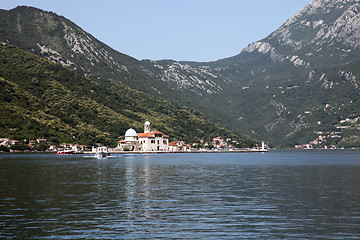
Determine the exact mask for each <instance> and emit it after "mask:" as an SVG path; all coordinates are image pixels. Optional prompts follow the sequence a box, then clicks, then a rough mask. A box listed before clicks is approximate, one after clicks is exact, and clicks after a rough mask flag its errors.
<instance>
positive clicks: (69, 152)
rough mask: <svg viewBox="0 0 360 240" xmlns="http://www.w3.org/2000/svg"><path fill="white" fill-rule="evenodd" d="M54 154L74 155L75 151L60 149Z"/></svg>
mask: <svg viewBox="0 0 360 240" xmlns="http://www.w3.org/2000/svg"><path fill="white" fill-rule="evenodd" d="M56 154H75V151H74V150H72V149H67V148H65V149H60V150H59V151H57V152H56Z"/></svg>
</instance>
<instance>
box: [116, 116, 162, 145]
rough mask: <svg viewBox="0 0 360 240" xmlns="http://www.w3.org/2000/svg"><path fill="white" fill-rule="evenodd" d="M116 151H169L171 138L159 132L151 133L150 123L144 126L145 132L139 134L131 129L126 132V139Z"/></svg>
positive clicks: (147, 122) (120, 142) (119, 143)
mask: <svg viewBox="0 0 360 240" xmlns="http://www.w3.org/2000/svg"><path fill="white" fill-rule="evenodd" d="M115 150H120V151H144V152H153V151H157V152H159V151H164V152H167V151H169V136H167V135H165V134H163V133H162V132H159V131H156V130H154V131H151V128H150V122H149V121H146V122H145V124H144V132H143V133H137V132H136V131H135V130H134V129H132V128H130V129H128V130H127V131H126V132H125V139H124V140H121V141H119V142H118V146H117V148H116V149H115Z"/></svg>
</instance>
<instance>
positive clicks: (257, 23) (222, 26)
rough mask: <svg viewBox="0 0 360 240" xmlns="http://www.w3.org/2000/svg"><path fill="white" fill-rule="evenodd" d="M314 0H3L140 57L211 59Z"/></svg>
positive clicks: (3, 5)
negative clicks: (62, 20)
mask: <svg viewBox="0 0 360 240" xmlns="http://www.w3.org/2000/svg"><path fill="white" fill-rule="evenodd" d="M310 2H311V0H102V1H99V0H96V1H95V0H71V1H70V0H61V1H55V0H1V1H0V9H5V10H9V9H12V8H14V7H16V6H19V5H25V6H33V7H37V8H40V9H43V10H46V11H52V12H54V13H56V14H58V15H62V16H64V17H66V18H67V19H69V20H71V21H72V22H74V23H76V24H77V25H78V26H80V27H81V28H82V29H83V30H85V31H86V32H88V33H90V34H91V35H93V36H94V37H96V38H97V39H99V40H100V41H102V42H104V43H105V44H107V45H109V46H110V47H112V48H113V49H115V50H117V51H119V52H121V53H124V54H127V55H129V56H132V57H134V58H136V59H139V60H141V59H151V60H161V59H172V60H177V61H197V62H209V61H216V60H218V59H222V58H227V57H232V56H235V55H237V54H239V53H240V52H241V50H242V49H243V48H244V47H246V46H247V45H248V44H249V43H251V42H256V41H259V40H261V39H263V38H265V37H266V36H268V35H269V34H271V33H272V32H273V31H275V30H276V29H277V28H279V27H280V26H281V25H282V24H283V23H285V21H286V20H287V19H289V18H290V17H292V16H293V15H295V14H296V13H298V12H299V11H300V10H301V9H302V8H303V7H304V6H305V5H307V4H308V3H310Z"/></svg>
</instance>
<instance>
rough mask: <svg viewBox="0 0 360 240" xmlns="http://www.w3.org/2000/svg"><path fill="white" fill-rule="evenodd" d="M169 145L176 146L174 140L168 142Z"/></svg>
mask: <svg viewBox="0 0 360 240" xmlns="http://www.w3.org/2000/svg"><path fill="white" fill-rule="evenodd" d="M169 146H177V144H176V142H171V143H169Z"/></svg>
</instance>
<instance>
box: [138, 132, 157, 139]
mask: <svg viewBox="0 0 360 240" xmlns="http://www.w3.org/2000/svg"><path fill="white" fill-rule="evenodd" d="M137 135H138V137H142V138H154V137H155V136H154V135H153V134H152V133H151V132H148V133H138V134H137Z"/></svg>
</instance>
